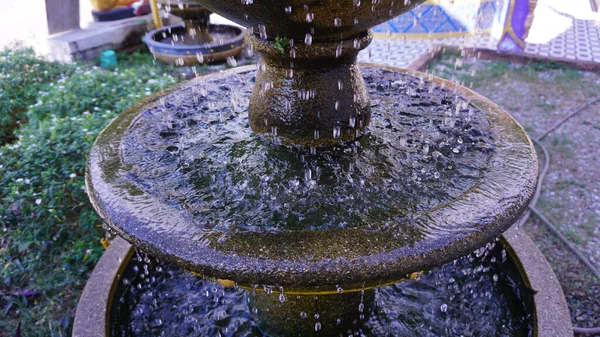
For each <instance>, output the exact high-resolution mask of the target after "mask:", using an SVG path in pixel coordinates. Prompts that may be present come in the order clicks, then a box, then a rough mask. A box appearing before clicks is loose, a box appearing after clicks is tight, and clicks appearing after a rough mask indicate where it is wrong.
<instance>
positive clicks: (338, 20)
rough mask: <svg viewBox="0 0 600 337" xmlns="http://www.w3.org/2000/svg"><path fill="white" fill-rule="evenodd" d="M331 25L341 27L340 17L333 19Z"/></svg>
mask: <svg viewBox="0 0 600 337" xmlns="http://www.w3.org/2000/svg"><path fill="white" fill-rule="evenodd" d="M333 25H334V26H336V27H341V26H342V19H340V18H335V19H333Z"/></svg>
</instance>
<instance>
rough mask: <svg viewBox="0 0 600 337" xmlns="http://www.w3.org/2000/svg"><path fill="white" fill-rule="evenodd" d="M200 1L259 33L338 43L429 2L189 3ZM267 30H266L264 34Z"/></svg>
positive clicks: (233, 0)
mask: <svg viewBox="0 0 600 337" xmlns="http://www.w3.org/2000/svg"><path fill="white" fill-rule="evenodd" d="M195 1H198V2H200V3H201V4H202V5H203V6H205V7H206V8H208V9H210V10H211V11H213V12H215V13H217V14H219V15H222V16H224V17H226V18H228V19H230V20H232V21H234V22H236V23H239V24H241V25H243V26H245V27H253V29H254V33H255V34H259V33H260V34H263V33H265V34H266V36H268V37H270V38H274V37H276V36H279V37H287V38H290V39H295V40H300V41H304V39H305V36H306V34H311V35H313V36H314V37H315V41H316V40H317V39H319V40H320V39H323V40H338V39H340V38H342V39H348V38H350V37H352V36H355V35H359V34H361V33H364V32H365V31H367V30H369V29H371V28H372V27H374V26H376V25H378V24H380V23H382V22H385V21H387V20H390V19H392V18H394V17H396V16H398V15H400V14H402V13H404V12H407V11H409V10H410V9H412V8H413V7H415V6H417V5H419V4H421V3H423V2H424V1H425V0H373V1H361V0H336V1H334V0H326V1H323V0H270V1H268V0H256V1H254V0H187V1H184V2H188V3H191V2H195ZM263 29H264V31H263Z"/></svg>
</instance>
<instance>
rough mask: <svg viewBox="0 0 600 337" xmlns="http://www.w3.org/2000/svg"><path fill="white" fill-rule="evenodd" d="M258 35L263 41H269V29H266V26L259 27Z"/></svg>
mask: <svg viewBox="0 0 600 337" xmlns="http://www.w3.org/2000/svg"><path fill="white" fill-rule="evenodd" d="M258 33H259V35H260V38H261V39H262V40H266V39H267V27H265V25H258Z"/></svg>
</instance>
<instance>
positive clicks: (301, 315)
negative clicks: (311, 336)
mask: <svg viewBox="0 0 600 337" xmlns="http://www.w3.org/2000/svg"><path fill="white" fill-rule="evenodd" d="M300 317H302V318H306V317H308V315H307V314H306V312H304V311H303V312H301V313H300Z"/></svg>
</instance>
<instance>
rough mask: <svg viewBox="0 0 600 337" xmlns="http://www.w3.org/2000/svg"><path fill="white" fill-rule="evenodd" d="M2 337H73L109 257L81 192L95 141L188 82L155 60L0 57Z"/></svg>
mask: <svg viewBox="0 0 600 337" xmlns="http://www.w3.org/2000/svg"><path fill="white" fill-rule="evenodd" d="M0 55H1V56H0V81H1V82H0V88H1V89H0V93H2V95H1V96H0V109H1V110H0V112H1V114H0V115H1V116H4V117H6V116H9V118H12V119H11V120H8V121H7V119H6V118H4V119H3V120H2V121H1V122H0V138H1V139H2V140H3V142H4V145H2V146H0V230H1V231H2V232H3V234H2V236H1V237H0V336H14V335H15V332H16V330H17V326H18V325H20V326H21V336H68V335H70V333H71V329H72V322H73V317H74V314H75V308H76V305H77V300H78V298H79V295H80V293H81V290H82V289H83V286H84V284H85V281H86V280H87V278H88V276H89V273H90V272H91V270H92V269H93V267H94V264H95V263H96V261H97V260H98V259H99V257H100V256H101V254H102V251H103V248H102V246H101V244H100V241H99V240H100V238H101V236H102V230H101V223H100V220H99V218H98V217H97V215H96V214H95V212H94V211H93V209H92V207H91V205H90V204H89V202H88V199H87V195H86V193H85V188H84V179H83V175H84V170H85V162H86V156H87V153H88V151H89V148H90V146H91V145H92V142H93V141H94V139H95V138H96V135H97V134H98V133H99V131H100V130H102V129H103V128H104V126H105V125H106V124H107V123H108V122H109V121H110V120H111V119H112V118H114V117H115V116H116V115H117V113H118V112H119V111H121V110H123V109H124V108H126V107H128V106H129V105H131V104H133V103H134V102H135V101H137V100H139V99H140V98H142V97H144V96H147V95H150V94H152V93H155V92H157V91H159V90H161V88H164V87H167V86H170V85H173V84H174V83H176V82H178V81H180V80H181V77H180V76H179V75H175V76H173V75H171V74H170V72H171V73H172V71H171V70H170V69H168V68H166V67H161V66H158V65H153V59H152V56H150V55H149V54H134V55H119V61H120V68H119V69H117V70H115V71H107V70H104V69H101V68H97V67H94V66H91V65H85V64H75V65H64V64H59V63H55V62H49V61H47V60H44V59H43V58H41V57H39V56H37V55H35V53H34V52H33V51H32V50H30V49H25V48H22V47H15V48H12V49H5V50H2V51H1V52H0Z"/></svg>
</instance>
